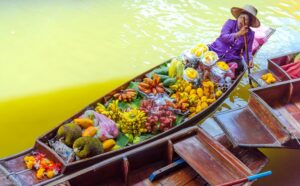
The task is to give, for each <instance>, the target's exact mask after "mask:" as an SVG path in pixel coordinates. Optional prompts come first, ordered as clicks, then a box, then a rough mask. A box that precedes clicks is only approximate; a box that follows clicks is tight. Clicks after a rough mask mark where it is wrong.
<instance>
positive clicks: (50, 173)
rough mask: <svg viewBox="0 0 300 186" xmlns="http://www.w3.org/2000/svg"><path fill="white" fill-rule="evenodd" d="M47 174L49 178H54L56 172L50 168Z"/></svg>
mask: <svg viewBox="0 0 300 186" xmlns="http://www.w3.org/2000/svg"><path fill="white" fill-rule="evenodd" d="M46 175H47V177H48V178H53V177H54V176H55V173H54V171H53V170H48V171H47V173H46Z"/></svg>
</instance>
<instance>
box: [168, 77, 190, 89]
mask: <svg viewBox="0 0 300 186" xmlns="http://www.w3.org/2000/svg"><path fill="white" fill-rule="evenodd" d="M187 87H188V88H187ZM186 88H187V89H191V88H192V84H191V83H189V82H187V81H185V80H184V79H178V80H177V81H176V83H175V84H174V85H171V86H170V89H171V90H173V91H175V92H184V91H185V90H186Z"/></svg>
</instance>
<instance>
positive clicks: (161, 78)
mask: <svg viewBox="0 0 300 186" xmlns="http://www.w3.org/2000/svg"><path fill="white" fill-rule="evenodd" d="M157 75H158V76H159V77H160V81H161V82H163V81H165V80H166V79H169V78H170V76H167V75H161V74H157Z"/></svg>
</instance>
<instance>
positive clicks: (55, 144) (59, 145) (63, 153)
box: [49, 139, 76, 163]
mask: <svg viewBox="0 0 300 186" xmlns="http://www.w3.org/2000/svg"><path fill="white" fill-rule="evenodd" d="M49 146H50V147H52V148H53V150H54V151H55V152H56V153H57V154H58V155H59V156H60V157H62V159H63V160H64V161H65V162H67V163H69V162H73V161H74V160H75V158H76V157H75V156H76V155H75V153H74V151H73V149H72V148H70V147H68V146H67V145H66V144H64V143H63V142H61V141H59V140H54V139H51V140H49Z"/></svg>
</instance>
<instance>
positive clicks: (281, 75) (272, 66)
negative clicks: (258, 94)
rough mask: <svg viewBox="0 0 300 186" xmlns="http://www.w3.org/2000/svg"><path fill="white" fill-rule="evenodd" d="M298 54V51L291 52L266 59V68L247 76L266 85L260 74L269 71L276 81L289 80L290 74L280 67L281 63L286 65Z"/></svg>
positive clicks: (260, 84)
mask: <svg viewBox="0 0 300 186" xmlns="http://www.w3.org/2000/svg"><path fill="white" fill-rule="evenodd" d="M298 54H300V52H292V53H288V54H284V55H280V56H276V57H272V58H270V59H268V60H267V61H268V67H267V69H263V70H260V71H258V72H255V73H251V74H250V75H249V77H250V78H251V79H252V80H253V81H254V82H255V83H256V84H257V85H258V86H266V85H268V84H267V83H266V82H265V81H264V80H262V79H261V77H262V75H264V74H267V73H271V74H273V76H274V77H275V79H276V82H277V83H278V82H282V81H287V80H291V79H292V78H291V77H290V75H289V74H288V73H287V72H286V71H285V70H283V69H282V66H283V65H287V64H290V63H293V62H294V59H295V57H296V56H297V55H298Z"/></svg>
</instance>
